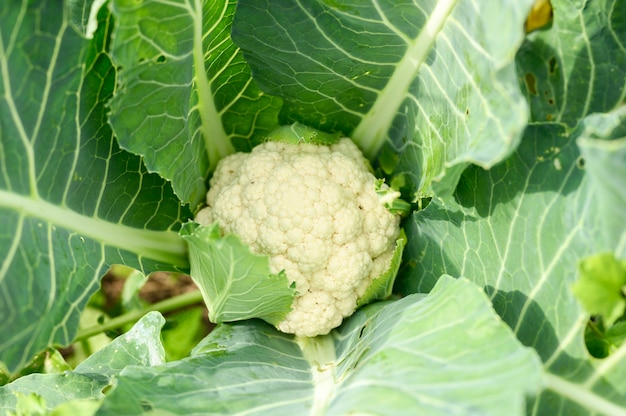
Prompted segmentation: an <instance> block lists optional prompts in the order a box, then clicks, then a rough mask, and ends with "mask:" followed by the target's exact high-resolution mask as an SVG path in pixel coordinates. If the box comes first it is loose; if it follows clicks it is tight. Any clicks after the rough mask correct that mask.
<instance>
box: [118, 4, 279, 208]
mask: <svg viewBox="0 0 626 416" xmlns="http://www.w3.org/2000/svg"><path fill="white" fill-rule="evenodd" d="M112 10H113V13H114V15H115V17H116V19H117V24H116V28H115V30H114V35H113V43H112V46H111V50H112V55H113V58H114V62H115V64H116V65H118V66H120V67H121V70H120V74H119V79H118V83H119V84H118V88H117V91H116V95H115V97H114V99H113V100H112V102H111V114H110V121H111V125H112V126H113V129H114V131H115V134H116V136H117V137H118V139H119V141H120V143H121V145H122V147H123V148H124V149H127V150H129V151H131V152H133V153H137V154H140V155H142V156H143V158H144V161H145V163H146V166H147V167H148V169H149V170H150V171H155V172H158V173H159V174H160V175H161V176H163V177H164V178H166V179H168V180H170V181H171V182H172V186H173V188H174V191H175V192H176V194H177V195H178V196H179V198H180V199H181V200H182V201H184V202H189V203H191V205H192V206H195V205H197V204H198V203H199V202H200V200H201V199H202V198H203V197H204V194H205V192H206V187H205V181H206V179H207V177H208V175H209V172H210V171H211V170H212V169H213V168H214V167H215V165H216V163H217V161H218V160H219V159H221V158H222V157H224V156H226V155H228V154H230V153H232V152H233V151H234V150H235V149H237V150H250V149H251V148H252V146H253V145H255V144H257V143H259V142H260V141H261V140H262V139H263V137H264V136H265V135H266V134H267V133H268V132H269V130H271V129H273V128H274V127H275V126H276V124H277V114H278V108H279V107H280V100H278V99H276V98H271V97H268V96H265V95H264V94H263V93H262V92H261V91H260V90H259V89H258V87H256V85H255V84H254V83H253V82H252V81H251V79H250V70H249V68H248V66H247V64H246V63H245V61H244V60H243V58H242V56H241V52H240V51H239V49H238V48H237V47H236V46H235V45H234V44H233V43H232V42H231V40H230V24H231V21H232V18H233V13H234V10H235V4H234V2H231V1H226V0H219V1H215V0H194V1H182V0H176V1H171V2H163V1H159V0H148V1H143V2H141V3H139V4H137V2H135V1H133V0H115V1H113V2H112Z"/></svg>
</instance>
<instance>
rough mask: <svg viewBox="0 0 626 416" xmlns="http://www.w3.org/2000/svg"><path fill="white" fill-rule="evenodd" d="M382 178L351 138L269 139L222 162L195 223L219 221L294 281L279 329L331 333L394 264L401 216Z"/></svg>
mask: <svg viewBox="0 0 626 416" xmlns="http://www.w3.org/2000/svg"><path fill="white" fill-rule="evenodd" d="M375 183H376V178H375V177H374V176H373V175H372V173H371V172H370V170H369V165H368V162H367V160H366V159H365V158H364V157H363V155H362V154H361V152H360V150H359V149H358V148H357V147H356V145H355V144H354V143H353V142H352V141H351V140H350V139H347V138H344V139H341V140H340V141H339V142H337V143H336V144H333V145H332V146H320V145H314V144H308V143H307V144H305V143H300V144H290V143H283V142H271V141H270V142H267V143H264V144H261V145H259V146H257V147H255V148H254V149H253V150H252V152H251V153H249V154H243V153H237V154H234V155H231V156H228V157H226V158H225V159H223V160H222V161H220V163H219V164H218V168H217V170H216V171H215V174H214V175H213V177H212V179H211V182H210V185H211V187H210V190H209V192H208V193H207V207H206V208H204V209H202V210H201V211H200V212H199V213H198V214H197V216H196V221H197V222H199V223H201V224H204V225H208V224H210V223H212V222H213V221H217V222H218V224H219V225H220V227H221V229H222V230H223V231H224V232H225V233H233V234H236V235H238V236H239V237H240V238H241V240H242V241H243V242H245V243H246V244H248V245H249V246H250V248H251V249H252V251H254V252H256V253H258V254H263V255H267V256H268V257H269V265H270V270H271V272H272V273H278V272H280V271H284V272H285V274H286V276H287V278H288V279H289V280H290V282H295V287H296V291H297V295H296V298H295V299H294V302H293V305H292V310H291V312H290V313H289V314H288V315H287V316H286V317H285V319H284V320H283V321H281V322H279V323H278V325H277V327H278V328H279V329H280V330H281V331H283V332H287V333H293V334H296V335H298V336H316V335H321V334H326V333H328V332H329V331H330V330H331V329H333V328H335V327H337V326H339V325H340V324H341V322H342V320H343V318H345V317H347V316H349V315H351V314H352V313H353V312H354V311H355V309H356V304H357V300H358V299H359V297H360V296H362V295H363V293H364V292H365V291H366V290H367V287H368V286H369V285H370V283H371V281H372V280H373V279H374V278H376V277H378V276H379V275H380V274H381V273H383V272H384V271H385V270H387V268H388V267H389V265H390V262H391V258H392V254H393V251H394V249H395V242H396V240H397V238H398V235H399V232H400V230H399V222H400V218H399V216H398V215H395V214H392V213H391V212H389V211H388V210H387V209H386V208H385V207H384V206H383V205H382V204H381V203H380V201H379V196H378V195H377V194H376V191H375V186H374V185H375Z"/></svg>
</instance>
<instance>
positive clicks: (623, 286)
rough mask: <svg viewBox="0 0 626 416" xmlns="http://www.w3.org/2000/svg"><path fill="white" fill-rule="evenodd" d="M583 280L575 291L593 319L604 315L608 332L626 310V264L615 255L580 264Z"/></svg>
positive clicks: (578, 283)
mask: <svg viewBox="0 0 626 416" xmlns="http://www.w3.org/2000/svg"><path fill="white" fill-rule="evenodd" d="M579 270H580V279H579V280H578V281H576V283H574V285H573V286H572V290H573V291H574V294H575V295H576V297H577V298H578V300H579V301H580V302H581V303H582V304H583V306H584V307H585V310H586V311H587V312H589V313H590V314H592V315H601V316H602V318H603V322H604V324H605V326H606V327H607V328H608V327H610V326H612V325H613V323H615V321H616V320H617V319H619V318H621V317H622V315H624V310H625V308H626V298H625V297H626V260H621V261H620V260H617V259H616V258H615V257H614V256H613V254H612V253H605V254H598V255H595V256H592V257H588V258H586V259H584V260H583V261H581V262H580V265H579Z"/></svg>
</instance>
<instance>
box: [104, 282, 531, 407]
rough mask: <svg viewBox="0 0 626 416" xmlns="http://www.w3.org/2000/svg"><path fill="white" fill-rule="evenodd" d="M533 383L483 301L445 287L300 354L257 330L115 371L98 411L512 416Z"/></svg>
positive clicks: (312, 343) (359, 319)
mask: <svg viewBox="0 0 626 416" xmlns="http://www.w3.org/2000/svg"><path fill="white" fill-rule="evenodd" d="M451 339H457V340H462V342H463V348H460V347H459V344H457V343H455V342H450V340H451ZM302 348H304V350H303V349H302ZM320 369H328V373H327V374H326V373H322V374H320V372H319V370H320ZM540 381H541V375H540V363H539V360H538V359H537V357H536V355H535V354H534V353H533V352H532V350H530V349H527V348H524V347H522V346H521V345H520V344H519V343H518V341H517V340H516V339H515V337H514V336H513V334H512V333H511V332H510V330H509V329H508V328H507V327H506V325H505V324H504V323H503V322H502V321H500V320H499V318H498V317H497V316H496V315H495V314H494V313H493V310H492V309H491V307H490V305H489V302H488V300H487V299H486V297H485V295H484V294H483V293H482V291H481V290H480V289H479V288H477V287H475V286H474V285H472V284H470V283H469V282H467V281H465V280H463V279H460V280H457V279H452V278H449V277H448V278H445V279H442V280H441V281H440V282H439V283H438V285H437V287H436V288H435V289H434V290H433V292H432V293H431V294H430V295H429V296H428V297H426V298H424V299H422V297H421V296H419V295H416V296H409V297H406V298H404V299H402V300H399V301H396V302H389V303H378V304H374V305H371V306H369V307H365V308H363V309H361V310H360V311H359V312H357V313H356V314H355V315H354V316H353V317H352V318H350V319H349V320H347V322H346V323H345V324H344V325H343V326H342V327H341V328H340V329H339V330H338V331H336V332H333V333H332V334H331V335H328V336H323V337H318V338H314V339H309V340H307V341H304V342H298V340H297V339H294V338H293V337H292V336H290V335H285V334H281V333H279V332H277V331H276V330H274V329H273V328H271V327H269V326H268V325H265V324H263V323H261V322H259V321H249V322H245V323H241V324H231V325H228V324H224V325H222V326H220V327H218V328H217V329H216V330H215V331H214V332H213V333H212V334H211V335H210V336H209V337H207V338H206V339H205V340H204V341H203V342H202V343H201V345H200V346H199V347H198V348H197V349H196V350H195V352H194V353H193V355H192V357H190V358H188V359H184V360H181V361H178V362H175V363H169V364H167V365H165V366H157V367H145V368H140V367H134V368H128V369H127V370H125V371H123V372H122V373H121V374H120V376H119V378H118V380H117V386H116V387H115V389H114V390H113V391H112V392H111V394H110V395H108V396H107V398H106V399H105V403H104V406H103V408H102V409H101V411H102V414H105V415H107V414H119V413H124V414H128V415H132V414H141V413H142V412H143V411H146V410H148V409H150V410H154V411H156V412H157V413H158V412H162V413H167V412H171V413H177V414H180V413H184V414H189V415H195V414H198V415H199V414H237V413H239V412H242V413H246V414H272V415H294V414H298V415H307V414H325V415H344V414H349V413H351V412H352V413H357V414H371V413H374V414H389V415H392V414H429V415H438V414H440V415H449V414H469V413H472V412H476V413H478V414H481V415H489V414H502V409H503V408H505V409H507V414H509V415H515V414H518V415H522V414H523V413H524V397H525V395H526V394H532V392H533V391H536V389H537V388H538V387H539V385H540ZM317 412H319V413H317Z"/></svg>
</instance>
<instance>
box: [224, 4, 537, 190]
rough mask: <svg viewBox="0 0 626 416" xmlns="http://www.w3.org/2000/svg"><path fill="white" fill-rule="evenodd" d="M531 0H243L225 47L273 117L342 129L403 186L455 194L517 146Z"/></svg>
mask: <svg viewBox="0 0 626 416" xmlns="http://www.w3.org/2000/svg"><path fill="white" fill-rule="evenodd" d="M531 4H532V1H520V0H509V1H502V0H493V1H491V0H489V1H480V2H475V1H465V0H445V1H434V0H429V1H420V2H414V1H400V2H398V1H393V2H391V1H378V0H369V1H362V0H352V1H342V2H334V1H332V2H331V1H322V0H315V1H299V2H293V1H288V0H262V1H259V0H240V1H239V2H238V5H237V14H236V15H235V21H234V23H233V34H232V36H233V40H234V41H235V42H236V43H237V44H238V45H239V46H240V47H241V48H242V50H243V51H244V56H245V58H246V59H247V60H248V62H249V63H250V66H251V67H252V70H253V74H254V79H255V80H256V81H257V82H258V84H259V86H260V87H261V88H262V89H263V90H264V91H266V92H269V93H271V94H275V95H277V96H279V97H281V98H283V99H284V101H285V106H284V108H283V111H282V119H283V121H286V122H291V121H294V120H295V121H299V122H302V123H305V124H308V125H311V126H314V127H317V128H319V129H321V130H335V131H342V132H343V133H344V134H347V135H349V136H351V137H352V138H353V139H354V140H355V141H356V142H357V144H359V145H360V146H361V148H362V150H363V151H364V153H365V154H366V155H367V156H368V157H370V158H373V157H374V156H376V154H377V153H378V151H379V150H380V148H381V145H382V144H383V143H384V142H387V146H386V147H385V149H384V151H383V153H384V154H385V155H386V158H385V163H384V168H385V169H386V170H388V171H391V170H394V167H395V175H396V176H397V175H404V177H405V178H404V181H405V183H404V186H405V187H406V188H408V189H410V191H411V192H415V191H417V192H418V194H420V195H421V194H423V193H430V186H431V181H432V180H434V179H441V178H442V177H443V176H444V173H445V171H446V170H447V169H450V168H452V167H453V166H456V168H455V169H454V170H453V173H454V174H453V175H450V176H449V177H448V179H446V180H445V181H444V182H443V183H441V184H439V185H437V186H438V188H439V189H453V187H454V186H453V185H454V184H455V183H456V180H457V179H458V174H459V173H460V171H461V169H462V167H464V166H465V164H466V163H467V162H474V163H477V164H479V165H481V166H484V167H489V166H492V165H494V164H495V163H497V162H499V161H500V160H502V159H503V158H504V157H506V156H507V155H509V154H510V153H511V152H512V151H513V150H514V149H515V147H516V146H517V144H518V142H519V138H520V136H521V132H522V130H523V128H524V126H525V125H526V122H527V117H528V109H527V103H526V102H525V100H524V98H523V96H522V94H521V93H520V91H519V87H518V81H517V76H516V73H515V65H514V57H515V52H516V51H517V48H518V47H519V46H520V44H521V42H522V39H523V23H524V19H525V17H526V14H527V12H528V9H529V6H530V5H531ZM398 153H399V155H398Z"/></svg>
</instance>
